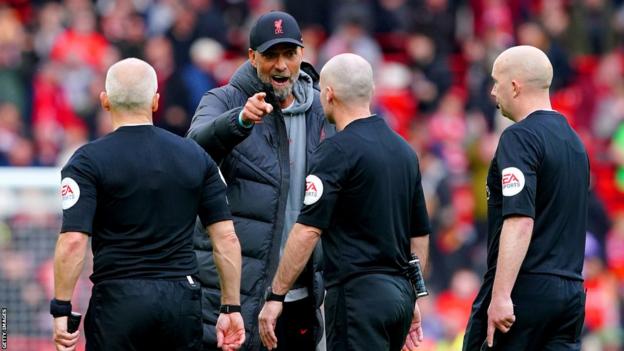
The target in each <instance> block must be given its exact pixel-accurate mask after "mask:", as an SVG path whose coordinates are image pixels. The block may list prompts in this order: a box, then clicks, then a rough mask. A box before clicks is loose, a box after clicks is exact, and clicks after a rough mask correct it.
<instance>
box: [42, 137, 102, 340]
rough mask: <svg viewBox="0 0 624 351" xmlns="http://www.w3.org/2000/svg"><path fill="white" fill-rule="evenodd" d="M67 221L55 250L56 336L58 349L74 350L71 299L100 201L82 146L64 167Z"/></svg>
mask: <svg viewBox="0 0 624 351" xmlns="http://www.w3.org/2000/svg"><path fill="white" fill-rule="evenodd" d="M61 178H62V180H61V198H62V203H61V204H62V208H63V224H62V226H61V234H60V235H59V238H58V241H57V244H56V250H55V252H54V299H53V300H52V301H51V302H50V313H51V314H52V315H53V316H54V331H53V338H54V343H55V346H56V348H57V349H63V350H74V349H75V347H76V345H77V343H78V336H79V332H78V331H76V332H74V333H71V334H70V333H68V332H67V320H68V317H67V316H69V314H70V313H71V310H72V308H71V298H72V295H73V292H74V288H75V286H76V282H77V281H78V278H79V276H80V273H81V272H82V269H83V266H84V260H85V255H86V252H87V247H88V243H89V235H90V234H91V232H92V229H93V217H94V215H95V209H96V206H97V205H96V204H97V191H96V189H97V179H98V171H97V169H96V168H95V167H94V166H93V164H92V163H91V162H90V159H89V157H88V153H87V151H86V149H85V148H84V147H83V148H80V149H78V150H77V151H76V152H75V153H74V154H73V155H72V157H71V158H70V160H69V161H68V162H67V164H66V165H65V167H63V169H62V170H61Z"/></svg>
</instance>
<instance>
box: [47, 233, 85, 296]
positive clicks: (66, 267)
mask: <svg viewBox="0 0 624 351" xmlns="http://www.w3.org/2000/svg"><path fill="white" fill-rule="evenodd" d="M88 243H89V236H88V235H87V234H85V233H79V232H67V233H63V234H61V235H60V236H59V238H58V240H57V242H56V250H55V251H54V298H56V299H57V300H63V301H69V300H71V298H72V295H73V293H74V287H75V286H76V282H77V281H78V277H80V273H82V268H83V266H84V261H85V256H86V254H87V247H88Z"/></svg>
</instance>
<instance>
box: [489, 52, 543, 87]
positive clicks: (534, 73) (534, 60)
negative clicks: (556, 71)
mask: <svg viewBox="0 0 624 351" xmlns="http://www.w3.org/2000/svg"><path fill="white" fill-rule="evenodd" d="M494 65H495V66H498V70H499V72H501V73H503V74H505V75H506V76H507V77H508V78H509V79H510V80H514V79H515V80H518V81H519V82H521V83H523V84H524V85H525V86H526V87H527V88H530V89H535V90H548V89H549V88H550V84H551V82H552V78H553V67H552V64H551V63H550V60H549V59H548V56H546V54H545V53H544V52H543V51H542V50H540V49H538V48H536V47H534V46H530V45H520V46H514V47H511V48H509V49H507V50H505V51H503V52H502V53H501V54H500V55H499V56H498V58H497V59H496V61H495V62H494Z"/></svg>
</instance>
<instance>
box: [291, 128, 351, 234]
mask: <svg viewBox="0 0 624 351" xmlns="http://www.w3.org/2000/svg"><path fill="white" fill-rule="evenodd" d="M349 167H350V166H349V162H347V158H346V157H345V155H344V152H343V151H342V150H341V149H340V147H338V145H337V144H335V143H334V142H333V141H331V140H329V139H326V140H325V141H323V142H322V143H321V145H319V147H318V148H317V149H316V151H315V152H314V155H313V156H312V158H311V172H310V174H309V175H308V176H307V177H306V189H305V197H304V200H303V208H302V209H301V213H300V214H299V218H298V219H297V223H301V224H305V225H309V226H312V227H316V228H320V229H327V228H328V227H329V225H330V222H331V219H332V215H333V212H334V206H335V205H336V201H337V199H338V195H339V193H340V190H341V189H342V186H343V184H345V182H346V178H347V176H348V174H349Z"/></svg>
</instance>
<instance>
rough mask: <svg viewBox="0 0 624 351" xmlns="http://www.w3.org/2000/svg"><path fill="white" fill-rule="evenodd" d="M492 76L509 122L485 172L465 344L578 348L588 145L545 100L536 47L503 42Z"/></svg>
mask: <svg viewBox="0 0 624 351" xmlns="http://www.w3.org/2000/svg"><path fill="white" fill-rule="evenodd" d="M492 78H493V79H494V87H493V88H492V95H493V96H494V97H495V98H496V103H497V105H498V108H500V110H501V113H502V114H503V116H505V117H507V118H509V119H511V120H512V121H514V122H516V123H515V124H514V125H512V126H510V127H508V128H507V129H506V130H505V131H504V132H503V134H502V135H501V137H500V141H499V144H498V149H497V150H496V155H495V157H494V159H493V160H492V163H491V165H490V170H489V173H488V178H487V188H486V191H487V199H488V200H487V201H488V231H489V235H488V255H487V264H488V270H487V272H486V274H485V277H484V282H483V285H482V287H481V290H480V292H479V294H478V295H477V298H476V300H475V302H474V304H473V308H472V314H471V317H470V321H469V323H468V327H467V330H466V334H465V337H464V347H463V349H464V350H471V351H472V350H483V349H492V350H505V351H514V350H550V351H557V350H580V349H581V343H580V333H581V330H582V327H583V319H584V308H585V293H584V289H583V278H582V275H581V270H582V268H583V258H584V249H585V228H586V221H587V197H588V191H589V161H588V158H587V153H586V152H585V148H584V146H583V144H582V142H581V140H580V139H579V137H578V135H577V134H576V133H575V132H574V130H573V129H572V128H571V127H570V125H569V124H568V122H567V120H566V118H565V117H564V116H563V115H561V114H560V113H559V112H557V111H553V110H552V108H551V105H550V97H549V93H548V90H549V87H550V83H551V81H552V78H553V68H552V66H551V64H550V61H549V60H548V57H547V56H546V55H545V54H544V53H543V52H542V51H540V50H539V49H537V48H535V47H532V46H516V47H512V48H510V49H507V50H505V51H504V52H503V53H502V54H500V55H499V56H498V58H497V59H496V61H495V62H494V67H493V69H492Z"/></svg>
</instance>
